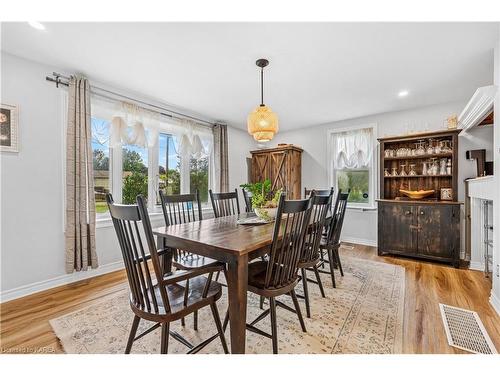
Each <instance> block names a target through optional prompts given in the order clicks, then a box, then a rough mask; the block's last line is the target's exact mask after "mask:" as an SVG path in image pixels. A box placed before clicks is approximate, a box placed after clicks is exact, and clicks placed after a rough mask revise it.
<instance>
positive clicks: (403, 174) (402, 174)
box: [399, 164, 408, 176]
mask: <svg viewBox="0 0 500 375" xmlns="http://www.w3.org/2000/svg"><path fill="white" fill-rule="evenodd" d="M399 167H400V168H401V171H400V172H399V175H400V176H408V175H407V174H406V171H405V165H404V164H401V165H400V166H399Z"/></svg>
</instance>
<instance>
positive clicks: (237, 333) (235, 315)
mask: <svg viewBox="0 0 500 375" xmlns="http://www.w3.org/2000/svg"><path fill="white" fill-rule="evenodd" d="M247 289H248V255H243V256H240V257H237V258H236V259H234V260H233V261H231V262H228V264H227V291H228V300H229V323H230V332H231V353H233V354H244V353H245V344H246V321H247Z"/></svg>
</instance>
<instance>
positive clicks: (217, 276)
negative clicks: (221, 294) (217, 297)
mask: <svg viewBox="0 0 500 375" xmlns="http://www.w3.org/2000/svg"><path fill="white" fill-rule="evenodd" d="M219 276H220V271H217V273H216V274H215V281H219Z"/></svg>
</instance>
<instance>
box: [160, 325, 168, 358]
mask: <svg viewBox="0 0 500 375" xmlns="http://www.w3.org/2000/svg"><path fill="white" fill-rule="evenodd" d="M169 331H170V323H162V324H161V354H167V353H168V336H170V335H169Z"/></svg>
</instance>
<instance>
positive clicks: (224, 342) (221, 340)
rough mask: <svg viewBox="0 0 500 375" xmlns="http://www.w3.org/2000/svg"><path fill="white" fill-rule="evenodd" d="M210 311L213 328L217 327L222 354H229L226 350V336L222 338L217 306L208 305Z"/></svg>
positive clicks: (222, 333)
mask: <svg viewBox="0 0 500 375" xmlns="http://www.w3.org/2000/svg"><path fill="white" fill-rule="evenodd" d="M210 308H211V309H212V315H213V316H214V321H215V326H216V327H217V332H219V337H220V342H221V344H222V348H223V349H224V353H226V354H229V349H228V348H227V343H226V336H224V331H223V330H222V324H221V322H220V316H219V311H218V310H217V305H216V304H215V302H214V303H212V304H210Z"/></svg>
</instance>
